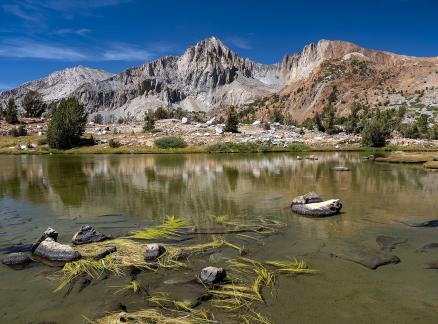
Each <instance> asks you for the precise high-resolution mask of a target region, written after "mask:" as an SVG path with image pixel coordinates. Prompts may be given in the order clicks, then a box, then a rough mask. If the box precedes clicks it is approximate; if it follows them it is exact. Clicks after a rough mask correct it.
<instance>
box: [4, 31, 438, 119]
mask: <svg viewBox="0 0 438 324" xmlns="http://www.w3.org/2000/svg"><path fill="white" fill-rule="evenodd" d="M30 89H32V90H37V91H39V92H41V93H42V94H43V97H44V99H45V100H46V101H53V100H58V99H60V98H63V97H66V96H71V95H72V96H75V97H77V98H78V99H79V100H80V101H81V102H82V103H83V104H84V105H85V106H86V108H87V110H88V111H89V112H91V113H95V112H100V113H102V114H104V115H109V114H111V115H115V116H126V115H127V114H130V115H131V116H134V117H137V118H141V117H142V116H143V113H144V112H145V111H146V110H147V109H154V108H157V107H159V106H169V107H177V106H180V107H182V108H184V109H187V110H203V111H210V112H220V111H221V109H223V108H226V107H228V106H229V105H235V106H238V107H239V109H240V110H241V111H242V110H244V111H247V112H248V114H249V115H250V116H249V117H251V118H265V116H266V115H267V114H270V113H271V112H272V110H273V109H278V110H280V111H281V112H282V113H283V114H284V115H287V116H288V117H289V118H291V119H294V120H296V121H299V122H300V121H303V120H304V119H305V118H307V117H309V116H312V115H313V114H315V112H318V111H321V110H322V109H323V107H324V106H325V105H326V104H327V98H328V96H330V94H331V93H332V92H333V91H334V90H333V89H336V93H335V97H336V100H335V102H334V105H335V107H336V108H337V111H338V113H339V114H341V115H342V114H348V112H349V109H350V107H351V105H352V103H353V102H355V101H356V102H360V103H363V104H367V105H376V106H381V107H388V106H402V105H405V106H407V107H408V108H412V109H413V110H415V109H417V110H418V109H420V110H422V111H426V112H428V113H433V112H434V109H435V107H436V106H438V93H437V91H438V58H437V57H435V58H416V57H408V56H403V55H397V54H393V53H389V52H383V51H376V50H369V49H365V48H362V47H359V46H357V45H355V44H352V43H348V42H341V41H328V40H321V41H319V42H318V43H317V44H310V45H307V46H306V47H305V48H304V49H303V51H301V52H299V53H297V54H294V55H286V56H285V57H284V59H283V61H282V62H281V63H278V64H272V65H266V64H259V63H255V62H253V61H251V60H249V59H247V58H242V57H240V56H238V55H237V54H236V53H234V52H233V51H231V50H230V49H228V48H227V47H226V46H225V45H224V44H223V43H222V42H221V41H220V40H218V39H217V38H215V37H211V38H208V39H206V40H203V41H201V42H199V43H198V44H196V45H195V46H193V47H190V48H189V49H187V50H186V51H185V53H184V54H183V55H181V56H166V57H163V58H160V59H157V60H155V61H152V62H149V63H145V64H143V65H141V66H138V67H134V68H130V69H127V70H125V71H123V72H122V73H120V74H115V75H112V74H109V73H106V72H103V71H99V70H95V69H89V68H84V67H76V68H72V69H67V70H63V71H60V72H56V73H54V74H52V75H50V76H49V77H47V78H44V79H41V80H37V81H33V82H29V83H27V84H25V85H23V86H21V87H18V88H16V89H13V90H9V91H6V92H3V93H0V101H1V100H3V101H5V100H6V99H7V98H8V97H10V96H13V97H15V98H16V99H18V101H19V100H20V98H21V97H22V96H23V95H24V94H25V93H26V92H27V91H28V90H30ZM436 110H437V111H438V108H437V109H436Z"/></svg>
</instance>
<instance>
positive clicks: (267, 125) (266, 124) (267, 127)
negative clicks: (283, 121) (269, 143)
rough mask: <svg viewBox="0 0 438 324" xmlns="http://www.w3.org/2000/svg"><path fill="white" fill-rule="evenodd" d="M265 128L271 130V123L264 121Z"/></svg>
mask: <svg viewBox="0 0 438 324" xmlns="http://www.w3.org/2000/svg"><path fill="white" fill-rule="evenodd" d="M263 129H264V130H270V129H271V124H269V123H268V122H264V123H263Z"/></svg>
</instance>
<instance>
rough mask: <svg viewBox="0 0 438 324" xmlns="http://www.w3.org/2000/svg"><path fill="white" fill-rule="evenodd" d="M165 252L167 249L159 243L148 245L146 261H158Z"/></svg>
mask: <svg viewBox="0 0 438 324" xmlns="http://www.w3.org/2000/svg"><path fill="white" fill-rule="evenodd" d="M164 252H166V248H165V247H164V246H163V245H161V244H158V243H153V244H148V245H146V252H145V255H144V260H145V261H153V260H156V259H157V258H158V257H159V256H161V255H162V254H163V253H164Z"/></svg>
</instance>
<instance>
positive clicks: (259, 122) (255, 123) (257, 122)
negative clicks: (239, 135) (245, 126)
mask: <svg viewBox="0 0 438 324" xmlns="http://www.w3.org/2000/svg"><path fill="white" fill-rule="evenodd" d="M261 123H262V122H261V121H260V120H256V121H255V122H253V123H252V125H253V126H260V124H261Z"/></svg>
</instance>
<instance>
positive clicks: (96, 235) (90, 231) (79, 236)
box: [72, 225, 109, 245]
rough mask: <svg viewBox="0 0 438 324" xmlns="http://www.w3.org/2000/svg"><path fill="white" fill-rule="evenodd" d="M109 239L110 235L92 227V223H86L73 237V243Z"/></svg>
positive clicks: (78, 243)
mask: <svg viewBox="0 0 438 324" xmlns="http://www.w3.org/2000/svg"><path fill="white" fill-rule="evenodd" d="M107 239H109V237H108V236H106V235H105V234H102V233H100V232H98V231H96V230H95V229H94V227H91V226H90V225H84V226H82V227H81V229H80V230H79V232H77V233H76V234H75V235H74V236H73V238H72V243H73V244H76V245H80V244H87V243H93V242H100V241H104V240H107Z"/></svg>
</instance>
